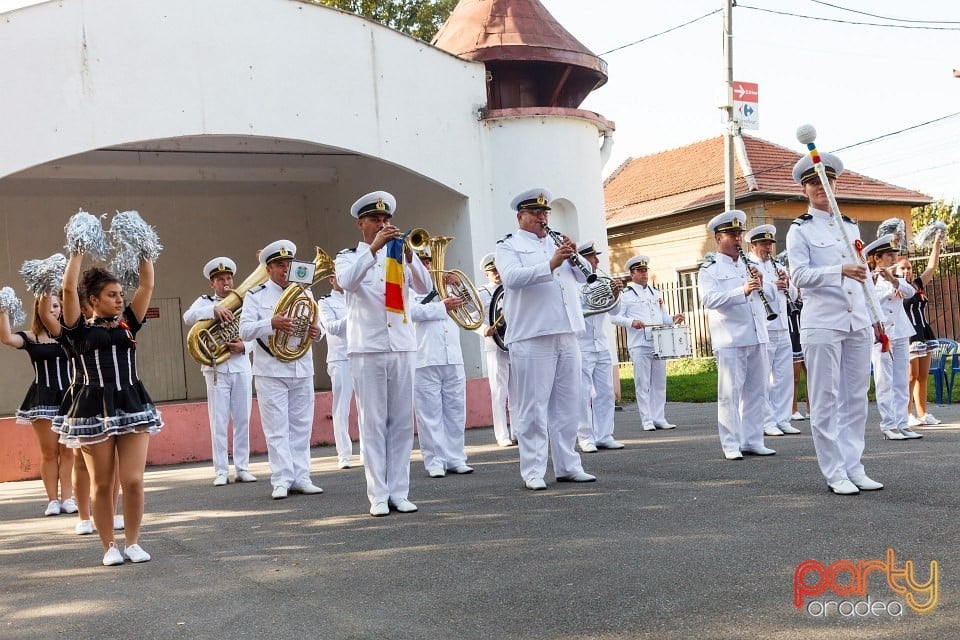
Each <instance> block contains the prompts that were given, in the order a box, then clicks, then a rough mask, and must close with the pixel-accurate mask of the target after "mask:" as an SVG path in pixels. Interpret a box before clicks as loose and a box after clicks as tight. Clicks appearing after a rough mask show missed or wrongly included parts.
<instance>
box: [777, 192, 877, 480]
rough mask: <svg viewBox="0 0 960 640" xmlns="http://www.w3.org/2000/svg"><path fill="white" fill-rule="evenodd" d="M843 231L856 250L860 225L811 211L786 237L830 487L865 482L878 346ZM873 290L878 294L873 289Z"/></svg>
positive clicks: (814, 428) (817, 438)
mask: <svg viewBox="0 0 960 640" xmlns="http://www.w3.org/2000/svg"><path fill="white" fill-rule="evenodd" d="M838 223H839V224H846V225H847V232H848V234H849V236H850V241H851V242H854V241H856V240H858V239H859V238H860V230H859V229H858V228H857V225H856V223H855V222H853V221H849V222H840V221H838V220H836V219H835V218H834V217H833V216H832V215H831V214H830V213H828V212H826V211H819V210H817V209H813V208H811V209H810V210H809V211H808V213H806V214H804V215H803V216H800V217H799V218H797V219H796V220H794V223H793V224H792V225H791V226H790V231H788V232H787V252H788V254H789V256H790V273H791V275H792V276H793V281H794V283H795V284H796V285H797V287H799V288H800V290H801V291H803V309H802V310H801V312H800V343H801V344H802V345H803V359H804V362H806V366H807V394H808V396H809V398H810V406H811V409H812V411H811V414H810V430H811V432H812V434H813V445H814V448H815V449H816V452H817V462H818V463H819V465H820V471H821V473H823V476H824V477H825V478H826V479H827V482H828V483H832V482H839V481H840V480H842V479H844V478H849V477H850V476H861V475H864V470H863V464H862V463H861V461H860V458H861V456H862V455H863V446H864V431H865V429H866V423H867V389H868V388H869V386H870V350H871V346H872V345H873V338H874V336H873V329H872V327H871V325H872V323H871V321H870V315H869V311H868V307H867V301H866V299H865V298H864V291H863V286H862V285H861V284H860V283H859V282H856V281H855V280H852V279H849V278H844V277H843V275H842V273H841V267H842V265H843V264H844V263H846V264H854V263H855V262H856V258H855V257H854V256H853V255H851V252H850V250H849V249H848V248H847V244H846V243H845V242H844V240H843V236H842V235H841V232H840V230H839V227H838V226H837V224H838ZM868 290H869V291H870V292H871V294H873V287H869V286H868ZM874 295H875V294H874Z"/></svg>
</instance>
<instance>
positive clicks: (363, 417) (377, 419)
mask: <svg viewBox="0 0 960 640" xmlns="http://www.w3.org/2000/svg"><path fill="white" fill-rule="evenodd" d="M416 361H417V354H416V352H415V351H391V352H384V353H353V354H350V373H351V375H352V376H353V390H354V394H356V396H357V414H358V417H359V421H360V434H361V435H360V442H361V443H362V445H363V472H364V475H365V476H366V478H367V498H368V499H369V500H370V504H376V503H377V502H386V501H387V500H390V499H392V500H394V501H397V500H405V499H406V498H407V497H408V495H407V494H408V493H409V492H410V453H411V451H412V450H413V376H414V366H415V365H416Z"/></svg>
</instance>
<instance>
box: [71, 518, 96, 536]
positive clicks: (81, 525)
mask: <svg viewBox="0 0 960 640" xmlns="http://www.w3.org/2000/svg"><path fill="white" fill-rule="evenodd" d="M73 530H74V531H76V532H77V535H78V536H86V535H90V534H91V533H93V523H92V522H90V521H89V520H81V521H80V522H78V523H77V526H75V527H74V528H73Z"/></svg>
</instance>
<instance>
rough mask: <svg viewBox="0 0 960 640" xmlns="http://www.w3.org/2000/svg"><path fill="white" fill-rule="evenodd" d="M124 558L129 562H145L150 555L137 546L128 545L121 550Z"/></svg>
mask: <svg viewBox="0 0 960 640" xmlns="http://www.w3.org/2000/svg"><path fill="white" fill-rule="evenodd" d="M123 555H124V557H125V558H126V559H127V560H129V561H130V562H147V561H148V560H150V554H149V553H147V552H146V551H144V550H143V549H142V548H141V547H140V545H138V544H130V545H127V546H125V547H124V548H123Z"/></svg>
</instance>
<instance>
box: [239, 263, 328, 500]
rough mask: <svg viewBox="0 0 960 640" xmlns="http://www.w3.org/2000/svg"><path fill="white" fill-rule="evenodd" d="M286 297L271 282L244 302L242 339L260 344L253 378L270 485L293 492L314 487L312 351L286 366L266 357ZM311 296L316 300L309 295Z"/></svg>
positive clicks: (278, 287)
mask: <svg viewBox="0 0 960 640" xmlns="http://www.w3.org/2000/svg"><path fill="white" fill-rule="evenodd" d="M290 286H295V285H292V284H291V285H290ZM283 291H284V290H283V289H281V288H280V285H278V284H277V283H275V282H274V281H273V280H267V281H266V282H265V283H264V284H262V285H261V286H259V287H257V288H255V289H253V290H251V291H249V292H248V293H247V295H245V296H244V298H243V313H242V314H241V315H240V338H241V339H242V340H253V341H256V347H255V348H254V350H253V375H254V384H255V385H256V387H257V406H258V407H259V408H260V422H261V424H262V426H263V435H264V437H265V438H266V440H267V458H268V459H269V461H270V484H272V485H273V486H274V487H286V488H288V489H289V488H290V487H298V486H301V485H306V484H309V483H310V482H311V480H310V434H311V433H312V431H313V405H314V391H313V347H312V346H311V347H310V348H309V349H307V353H306V354H305V355H304V356H303V357H302V358H300V359H299V360H294V361H293V362H281V361H280V360H277V359H276V358H274V357H273V355H272V354H271V353H269V352H268V351H267V348H268V347H269V345H270V342H269V339H270V336H272V335H273V334H274V329H273V327H272V326H270V321H271V319H272V318H273V309H274V307H275V306H276V305H277V301H278V300H280V296H281V295H282V294H283ZM307 295H308V296H310V297H311V298H313V294H312V293H311V292H310V290H309V289H308V290H307Z"/></svg>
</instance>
